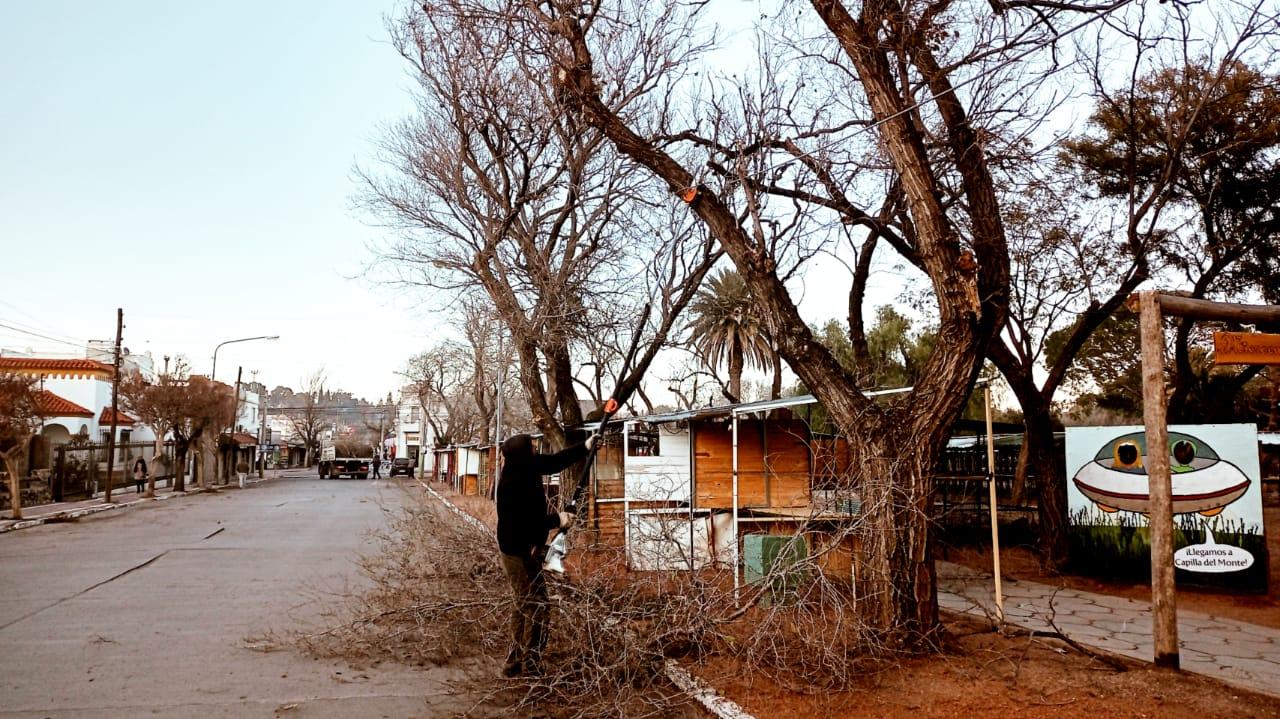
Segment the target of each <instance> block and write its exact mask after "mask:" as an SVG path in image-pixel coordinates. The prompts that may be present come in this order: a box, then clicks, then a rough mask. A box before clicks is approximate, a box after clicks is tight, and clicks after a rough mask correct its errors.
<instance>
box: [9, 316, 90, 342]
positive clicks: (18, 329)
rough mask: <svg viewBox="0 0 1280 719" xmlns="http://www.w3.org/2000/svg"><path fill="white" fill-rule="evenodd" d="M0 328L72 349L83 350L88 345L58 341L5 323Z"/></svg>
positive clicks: (55, 338)
mask: <svg viewBox="0 0 1280 719" xmlns="http://www.w3.org/2000/svg"><path fill="white" fill-rule="evenodd" d="M0 327H3V328H5V329H8V330H13V331H14V332H20V333H22V334H24V335H31V336H32V337H39V338H40V339H42V340H48V341H50V342H57V343H59V344H64V345H69V346H71V347H79V348H83V347H84V346H85V344H86V343H83V342H70V341H68V340H60V339H58V338H57V337H50V336H49V335H45V334H40V333H39V332H33V331H31V330H24V329H22V328H21V327H14V326H13V325H10V324H5V323H3V322H0Z"/></svg>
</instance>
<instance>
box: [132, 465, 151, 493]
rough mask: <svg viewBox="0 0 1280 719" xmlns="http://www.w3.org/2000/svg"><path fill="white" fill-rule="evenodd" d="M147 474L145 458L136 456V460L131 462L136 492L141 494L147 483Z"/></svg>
mask: <svg viewBox="0 0 1280 719" xmlns="http://www.w3.org/2000/svg"><path fill="white" fill-rule="evenodd" d="M147 476H148V475H147V460H145V459H143V458H142V457H138V461H136V462H134V463H133V486H134V487H135V488H136V489H137V492H138V494H142V490H143V488H144V487H145V486H146V484H147Z"/></svg>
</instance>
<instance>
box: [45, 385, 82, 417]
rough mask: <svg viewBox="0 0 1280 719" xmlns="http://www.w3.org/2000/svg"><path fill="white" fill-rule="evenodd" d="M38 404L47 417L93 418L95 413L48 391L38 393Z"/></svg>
mask: <svg viewBox="0 0 1280 719" xmlns="http://www.w3.org/2000/svg"><path fill="white" fill-rule="evenodd" d="M36 404H37V405H38V406H39V407H40V413H41V414H43V415H44V416H46V417H92V416H93V411H92V410H90V409H87V408H85V407H81V406H80V405H78V404H76V403H75V402H72V401H71V400H69V399H66V398H65V397H59V396H58V395H56V394H54V393H52V392H50V391H49V390H47V389H43V390H40V391H38V392H36Z"/></svg>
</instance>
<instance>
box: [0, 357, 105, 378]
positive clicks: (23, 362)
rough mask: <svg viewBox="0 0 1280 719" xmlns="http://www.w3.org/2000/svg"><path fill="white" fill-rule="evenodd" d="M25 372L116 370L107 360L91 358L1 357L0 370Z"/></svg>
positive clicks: (80, 372) (84, 372)
mask: <svg viewBox="0 0 1280 719" xmlns="http://www.w3.org/2000/svg"><path fill="white" fill-rule="evenodd" d="M4 371H8V372H23V373H25V374H35V373H43V374H53V375H69V376H75V375H83V374H97V373H101V372H107V373H110V372H114V371H115V368H114V367H112V366H111V365H109V364H107V363H106V362H99V361H98V360H91V359H56V358H47V357H0V372H4Z"/></svg>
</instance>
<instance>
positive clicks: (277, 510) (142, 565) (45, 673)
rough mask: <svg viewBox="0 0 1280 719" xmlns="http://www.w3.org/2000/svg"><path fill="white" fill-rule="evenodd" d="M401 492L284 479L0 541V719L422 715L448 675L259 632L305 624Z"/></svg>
mask: <svg viewBox="0 0 1280 719" xmlns="http://www.w3.org/2000/svg"><path fill="white" fill-rule="evenodd" d="M401 485H406V486H413V485H410V484H408V483H405V482H390V481H360V480H320V479H318V478H317V477H316V475H315V474H314V472H296V473H293V474H292V475H289V474H286V475H284V476H282V477H281V478H280V479H277V480H274V481H269V482H265V483H262V484H258V485H254V486H252V487H250V488H248V489H245V490H236V489H233V490H228V491H224V492H220V493H217V494H207V495H194V496H189V497H186V498H182V499H178V500H176V501H170V502H159V503H153V504H149V505H147V506H143V507H139V508H135V509H130V510H128V511H122V512H107V513H103V514H100V515H95V516H94V517H91V518H86V519H83V520H80V521H77V522H73V523H54V524H48V525H45V526H39V527H31V528H28V529H23V530H21V531H15V532H10V533H7V534H4V535H0V716H4V717H131V716H148V717H196V716H198V717H201V719H213V718H215V717H276V716H288V717H438V716H453V715H455V714H456V713H458V712H460V711H463V710H466V709H468V708H471V707H472V706H474V704H475V703H476V701H477V699H476V698H475V697H472V696H467V695H466V694H465V693H458V692H455V691H454V690H453V689H452V688H451V680H454V679H456V675H455V674H453V670H449V669H441V668H436V669H418V668H412V667H405V666H400V665H395V664H389V663H388V664H382V665H379V666H377V667H373V668H362V669H353V668H352V667H350V666H347V665H346V664H345V663H343V662H340V661H333V660H316V659H313V658H311V657H308V656H305V655H303V654H300V653H299V652H297V651H294V650H292V649H289V648H284V649H280V650H277V651H269V652H264V651H261V650H260V648H259V649H254V648H253V646H254V645H253V642H252V640H253V639H254V638H255V637H258V636H261V635H262V634H263V633H264V632H266V631H268V630H274V631H277V632H287V631H288V630H290V629H293V628H298V627H303V626H307V624H308V623H309V622H311V621H313V620H315V619H316V618H317V616H318V614H319V612H320V611H321V610H322V609H323V607H322V606H321V604H320V602H321V601H323V600H319V601H317V600H316V598H315V597H316V596H317V595H320V596H323V593H324V592H326V591H330V590H342V589H343V588H344V587H349V586H351V585H352V584H353V583H358V582H359V581H360V576H359V573H358V571H357V569H356V566H355V563H354V562H355V559H356V558H357V557H358V556H359V554H360V553H361V552H362V551H368V550H370V549H371V547H372V545H371V542H370V539H369V536H368V535H369V530H371V529H375V528H377V527H379V526H381V525H382V524H383V523H384V522H385V516H386V515H385V514H384V511H383V507H384V506H387V507H390V506H394V505H395V504H397V503H398V502H399V500H400V497H401V496H402V495H401V491H402V490H401V488H400V487H401Z"/></svg>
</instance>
